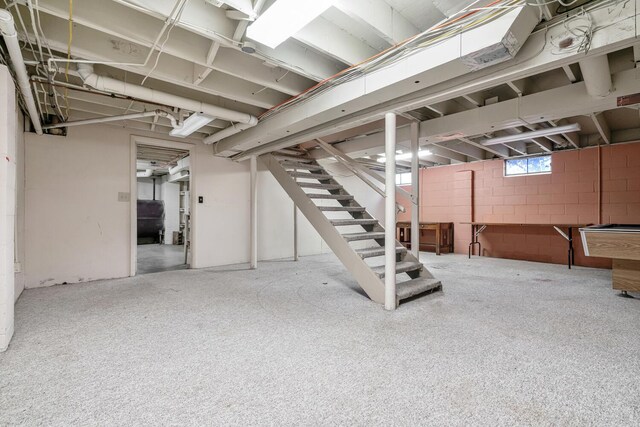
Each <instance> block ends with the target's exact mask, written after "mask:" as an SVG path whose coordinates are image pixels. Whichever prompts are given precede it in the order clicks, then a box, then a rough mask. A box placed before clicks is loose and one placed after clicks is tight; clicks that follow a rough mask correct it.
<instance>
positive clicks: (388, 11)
mask: <svg viewBox="0 0 640 427" xmlns="http://www.w3.org/2000/svg"><path fill="white" fill-rule="evenodd" d="M335 6H336V7H337V8H338V9H340V10H342V11H343V12H344V13H346V14H347V15H349V16H350V17H352V18H353V19H355V20H356V21H357V22H360V23H362V24H364V25H367V26H368V27H369V28H371V29H372V30H373V31H375V32H376V33H377V34H378V35H379V36H380V37H381V38H382V39H384V40H385V41H387V43H389V45H395V44H398V43H400V42H401V41H403V40H405V39H407V38H409V37H412V36H414V35H416V34H418V33H419V32H420V30H419V29H418V28H416V27H415V26H414V25H413V24H412V23H411V22H409V21H408V20H407V19H406V18H405V17H404V16H403V15H402V14H400V13H399V12H398V11H397V10H395V9H394V8H393V7H391V6H390V5H389V4H388V3H386V2H385V1H384V0H337V1H336V3H335Z"/></svg>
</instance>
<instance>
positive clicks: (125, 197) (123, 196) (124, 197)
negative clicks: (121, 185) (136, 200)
mask: <svg viewBox="0 0 640 427" xmlns="http://www.w3.org/2000/svg"><path fill="white" fill-rule="evenodd" d="M130 200H131V193H118V201H119V202H128V201H130Z"/></svg>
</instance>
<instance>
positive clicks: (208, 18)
mask: <svg viewBox="0 0 640 427" xmlns="http://www.w3.org/2000/svg"><path fill="white" fill-rule="evenodd" d="M94 1H98V0H94ZM100 1H104V0H100ZM114 1H116V2H117V3H119V4H122V5H125V6H127V7H130V8H134V9H136V10H138V11H140V12H143V13H146V14H149V15H151V16H154V17H155V18H157V19H161V20H164V19H166V18H167V16H168V15H169V13H170V12H171V9H172V7H173V5H174V4H175V1H174V0H114ZM105 3H107V2H105ZM178 26H180V27H181V28H184V29H186V30H188V31H190V32H192V33H195V34H199V35H201V36H203V37H206V38H208V39H210V40H216V41H219V42H220V43H221V44H222V45H223V46H227V47H233V48H235V49H237V50H239V49H240V47H239V45H238V44H237V43H235V44H233V43H231V42H230V40H233V37H234V35H235V31H236V28H237V21H233V20H231V19H229V18H227V16H226V14H225V11H224V10H222V9H220V8H217V7H215V6H213V5H211V4H208V3H206V2H204V1H202V0H198V1H189V2H187V6H186V7H185V10H184V13H183V14H182V16H181V18H180V21H179V22H178ZM256 45H257V51H256V53H255V54H252V56H254V57H256V58H260V59H262V60H266V61H268V62H270V63H271V64H273V65H276V66H282V67H284V68H286V69H288V70H290V71H292V72H294V73H298V74H300V75H302V76H305V77H307V78H309V79H312V80H315V81H320V80H322V79H325V78H327V77H329V76H332V75H334V74H335V73H336V72H338V71H340V70H341V69H342V68H344V66H343V65H342V64H339V63H338V62H336V61H333V60H331V59H329V58H327V57H325V56H323V55H322V54H319V53H314V52H308V49H304V48H303V47H302V46H299V45H297V44H296V43H295V42H294V43H291V42H290V41H286V42H284V43H282V44H281V45H280V46H278V49H277V51H276V50H274V49H271V48H268V47H267V46H264V45H261V44H260V43H256Z"/></svg>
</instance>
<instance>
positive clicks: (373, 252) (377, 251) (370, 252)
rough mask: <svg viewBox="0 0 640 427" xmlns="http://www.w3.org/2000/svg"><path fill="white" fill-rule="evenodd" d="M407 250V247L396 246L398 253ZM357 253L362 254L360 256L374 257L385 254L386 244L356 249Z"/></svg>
mask: <svg viewBox="0 0 640 427" xmlns="http://www.w3.org/2000/svg"><path fill="white" fill-rule="evenodd" d="M404 252H407V248H405V247H404V246H396V253H404ZM356 253H357V254H358V255H360V258H362V259H364V258H373V257H377V256H382V255H384V246H372V247H369V248H363V249H356Z"/></svg>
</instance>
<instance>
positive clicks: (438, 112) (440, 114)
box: [424, 105, 444, 117]
mask: <svg viewBox="0 0 640 427" xmlns="http://www.w3.org/2000/svg"><path fill="white" fill-rule="evenodd" d="M424 108H426V109H427V110H430V111H433V112H434V113H436V114H437V115H439V116H440V117H442V116H444V113H443V112H442V111H441V110H438V109H437V108H435V107H433V106H431V105H425V106H424Z"/></svg>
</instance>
